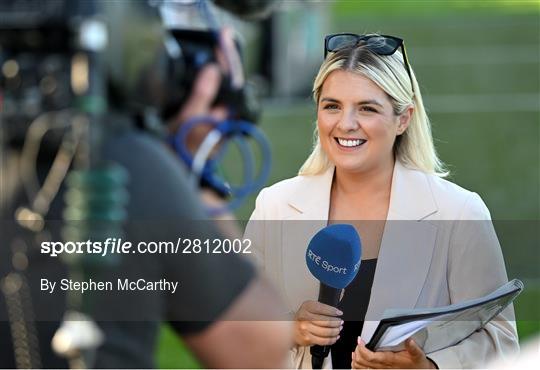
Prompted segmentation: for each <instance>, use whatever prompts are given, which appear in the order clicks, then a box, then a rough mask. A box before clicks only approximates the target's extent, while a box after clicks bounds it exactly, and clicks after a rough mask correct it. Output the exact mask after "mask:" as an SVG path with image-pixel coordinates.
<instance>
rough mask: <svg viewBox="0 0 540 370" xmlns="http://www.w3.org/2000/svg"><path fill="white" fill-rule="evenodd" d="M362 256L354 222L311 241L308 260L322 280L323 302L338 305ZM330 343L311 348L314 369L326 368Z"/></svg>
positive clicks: (324, 231)
mask: <svg viewBox="0 0 540 370" xmlns="http://www.w3.org/2000/svg"><path fill="white" fill-rule="evenodd" d="M361 258H362V243H361V241H360V236H359V235H358V233H357V232H356V229H355V228H354V227H353V226H352V225H348V224H334V225H330V226H327V227H325V228H323V229H322V230H319V232H317V234H315V236H313V238H312V239H311V241H310V242H309V245H308V248H307V250H306V263H307V266H308V268H309V271H310V272H311V274H312V275H313V276H314V277H315V278H316V279H317V280H319V281H320V283H321V285H320V287H319V299H318V300H319V302H321V303H324V304H327V305H329V306H333V307H336V306H337V304H338V303H339V299H340V296H341V290H342V289H344V288H345V287H347V285H349V284H350V283H351V281H353V280H354V278H355V276H356V274H357V273H358V270H359V269H360V262H361ZM329 352H330V347H329V346H317V345H315V346H312V347H311V348H310V353H311V364H312V367H313V369H320V368H322V364H323V361H324V359H325V358H326V356H328V353H329Z"/></svg>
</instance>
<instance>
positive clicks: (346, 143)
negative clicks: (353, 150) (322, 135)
mask: <svg viewBox="0 0 540 370" xmlns="http://www.w3.org/2000/svg"><path fill="white" fill-rule="evenodd" d="M337 141H338V143H339V145H341V146H346V147H355V146H360V145H362V144H364V143H365V142H366V141H365V140H362V139H354V140H348V139H340V138H338V139H337Z"/></svg>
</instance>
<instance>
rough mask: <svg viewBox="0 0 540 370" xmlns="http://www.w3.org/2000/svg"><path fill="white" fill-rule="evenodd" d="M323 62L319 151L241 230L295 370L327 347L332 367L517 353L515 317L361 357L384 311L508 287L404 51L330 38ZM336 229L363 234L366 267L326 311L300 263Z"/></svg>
mask: <svg viewBox="0 0 540 370" xmlns="http://www.w3.org/2000/svg"><path fill="white" fill-rule="evenodd" d="M325 54H327V55H325V61H324V63H323V64H322V66H321V68H320V70H319V73H318V74H317V77H316V78H315V83H314V86H313V97H314V100H315V103H316V106H317V127H316V143H315V145H314V148H313V152H312V153H311V154H310V156H309V157H308V159H307V160H306V162H305V163H304V165H303V166H302V168H301V169H300V172H299V175H298V176H297V177H295V178H292V179H288V180H284V181H282V182H279V183H277V184H275V185H273V186H271V187H269V188H267V189H264V190H263V191H261V193H260V194H259V196H258V198H257V202H256V209H255V211H254V212H253V215H252V217H251V220H250V223H249V224H248V227H247V229H246V237H248V238H251V239H253V244H254V245H257V246H258V247H259V248H260V250H259V256H260V257H261V258H262V260H261V262H262V264H263V266H264V269H265V270H266V272H267V274H268V275H269V276H270V278H271V279H272V280H273V281H274V282H275V283H276V285H277V286H278V288H279V289H280V290H281V292H282V294H283V296H284V297H285V299H286V301H287V302H288V305H289V309H290V311H291V314H293V315H294V320H295V325H294V338H295V346H294V348H292V350H291V351H292V352H291V354H292V360H293V363H292V364H291V366H294V367H301V368H309V367H311V356H310V351H309V346H312V345H331V346H332V347H331V353H330V356H329V357H327V358H326V360H325V362H324V364H323V366H324V367H326V368H328V367H332V366H333V367H334V368H350V367H353V368H435V367H439V368H471V367H482V366H485V364H486V363H487V361H489V360H491V359H492V358H493V357H495V356H499V357H507V356H509V355H511V354H513V353H515V352H516V350H517V348H518V341H517V333H516V328H515V323H514V320H515V319H514V313H513V308H512V307H510V308H508V309H507V310H505V311H503V313H501V314H500V315H499V316H498V317H497V318H496V319H495V320H494V321H492V322H491V323H489V324H488V325H487V326H486V327H485V329H483V330H481V331H478V332H475V333H474V334H473V335H471V336H470V337H468V338H467V339H465V340H463V341H462V342H461V343H459V344H458V345H456V346H453V347H450V348H446V349H443V350H440V351H437V352H433V353H427V354H426V353H424V352H423V351H422V349H421V348H420V347H419V346H418V345H417V344H416V343H414V342H413V341H411V340H409V341H407V342H406V343H405V349H404V350H402V351H400V352H371V351H369V350H367V349H366V347H365V342H364V341H363V340H361V339H360V337H361V338H364V339H365V340H367V339H369V337H370V335H371V334H372V332H373V330H374V325H372V322H373V321H375V320H378V319H380V317H381V315H382V313H383V312H384V310H385V309H388V308H413V307H438V306H444V305H448V304H452V303H456V302H460V301H464V300H467V299H471V298H477V297H480V296H483V295H485V294H487V293H488V292H490V291H492V290H494V289H495V288H497V287H499V286H500V285H502V284H503V283H505V282H506V281H507V276H506V271H505V266H504V261H503V258H502V253H501V250H500V246H499V243H498V241H497V237H496V235H495V232H494V229H493V226H492V224H491V221H490V214H489V211H488V209H487V208H486V206H485V205H484V203H483V201H482V200H481V198H480V197H479V196H478V195H477V194H476V193H474V192H470V191H468V190H465V189H463V188H461V187H459V186H458V185H455V184H453V183H451V182H449V181H447V180H445V179H444V177H445V176H446V175H447V172H446V171H445V169H444V167H443V164H442V162H441V161H440V159H439V158H438V157H437V154H436V151H435V148H434V145H433V139H432V135H431V130H430V123H429V120H428V117H427V115H426V112H425V109H424V106H423V102H422V97H421V94H420V89H419V86H418V83H417V81H416V78H415V75H414V73H413V71H412V69H411V67H410V66H409V64H408V62H407V58H406V53H405V49H404V45H403V40H401V39H400V38H397V37H393V36H383V35H373V34H371V35H356V34H335V35H330V36H327V37H326V39H325ZM260 220H262V222H261V221H260ZM285 220H286V221H285ZM294 220H304V221H306V220H307V221H309V222H307V223H302V224H300V223H296V224H294ZM443 220H444V221H443ZM338 222H348V223H351V224H353V225H354V226H355V227H356V228H357V229H358V231H359V234H360V236H361V238H362V264H361V266H360V271H359V273H358V275H357V276H356V278H355V280H354V281H353V282H352V283H351V285H349V286H348V287H347V288H346V289H345V292H344V295H343V298H342V300H341V301H340V303H339V305H338V307H330V306H326V305H323V304H322V303H319V302H317V292H318V287H319V285H318V282H317V281H316V280H315V279H314V278H313V277H312V276H311V275H310V274H309V272H308V270H307V268H306V266H305V260H304V253H305V250H306V246H307V244H308V242H309V240H310V238H311V237H312V236H313V235H314V234H315V232H317V231H318V230H319V229H320V228H321V227H324V226H326V225H327V224H330V223H338ZM292 224H294V226H292ZM306 225H307V226H306ZM299 230H301V231H300V232H299Z"/></svg>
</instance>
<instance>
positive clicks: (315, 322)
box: [294, 301, 343, 346]
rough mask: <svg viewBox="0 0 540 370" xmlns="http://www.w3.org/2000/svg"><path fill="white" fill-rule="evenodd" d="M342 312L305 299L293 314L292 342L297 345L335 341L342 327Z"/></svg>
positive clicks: (321, 344) (330, 343)
mask: <svg viewBox="0 0 540 370" xmlns="http://www.w3.org/2000/svg"><path fill="white" fill-rule="evenodd" d="M341 315H343V312H341V311H340V310H338V309H337V308H335V307H332V306H329V305H326V304H324V303H320V302H317V301H305V302H304V303H302V305H301V306H300V308H299V309H298V311H297V312H296V315H295V322H294V342H295V344H296V345H298V346H312V345H320V346H328V345H332V344H334V343H336V341H337V340H338V339H339V333H340V332H341V329H343V320H342V319H341V317H340V316H341Z"/></svg>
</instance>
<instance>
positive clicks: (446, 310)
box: [366, 279, 523, 353]
mask: <svg viewBox="0 0 540 370" xmlns="http://www.w3.org/2000/svg"><path fill="white" fill-rule="evenodd" d="M522 290H523V283H522V282H521V281H520V280H517V279H514V280H512V281H510V282H508V283H506V284H504V285H503V286H501V287H500V288H498V289H497V290H495V291H494V292H492V293H490V294H488V295H486V296H484V297H481V298H477V299H472V300H469V301H465V302H461V303H456V304H453V305H450V306H445V307H437V308H431V309H424V308H414V309H410V310H402V309H390V310H386V311H385V312H384V314H383V319H382V320H381V321H380V322H379V324H378V326H377V329H376V330H375V332H374V333H373V336H372V337H371V340H370V341H369V343H368V344H367V345H366V347H367V348H368V349H370V350H372V351H401V350H403V349H404V348H405V347H404V342H405V340H406V339H407V338H412V339H414V341H415V342H416V343H417V344H418V345H419V346H420V347H422V349H423V350H424V352H425V353H431V352H435V351H438V350H441V349H444V348H446V347H450V346H453V345H455V344H457V343H459V342H461V341H462V340H463V339H465V338H467V337H468V336H470V335H471V334H473V333H474V332H475V331H477V330H479V329H481V328H483V327H484V326H485V325H486V324H487V323H488V322H489V321H491V320H492V319H493V318H494V317H495V316H497V315H498V314H499V313H500V312H501V311H502V310H504V309H505V308H506V307H507V306H508V305H509V304H510V303H511V302H512V301H513V300H514V299H515V298H516V297H517V296H518V295H519V294H520V293H521V291H522Z"/></svg>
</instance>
